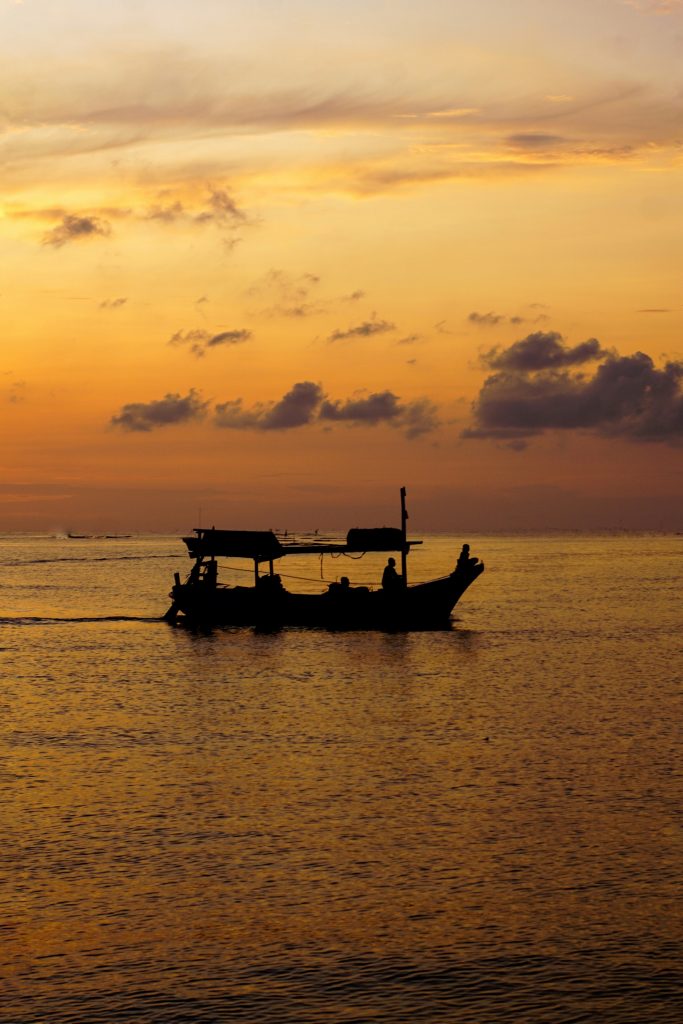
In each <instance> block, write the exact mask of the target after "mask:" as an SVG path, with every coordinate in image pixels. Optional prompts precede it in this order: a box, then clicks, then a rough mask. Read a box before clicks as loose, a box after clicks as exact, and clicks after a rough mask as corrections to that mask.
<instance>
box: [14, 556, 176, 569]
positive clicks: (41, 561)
mask: <svg viewBox="0 0 683 1024" xmlns="http://www.w3.org/2000/svg"><path fill="white" fill-rule="evenodd" d="M153 558H165V559H173V560H174V561H177V560H178V559H180V558H184V556H183V555H177V554H167V555H80V556H78V555H76V556H74V555H65V556H63V557H61V558H30V559H23V558H22V559H21V560H19V559H13V560H11V561H6V562H0V565H4V566H17V565H57V564H59V563H61V562H149V561H151V560H152V559H153ZM185 560H186V559H185Z"/></svg>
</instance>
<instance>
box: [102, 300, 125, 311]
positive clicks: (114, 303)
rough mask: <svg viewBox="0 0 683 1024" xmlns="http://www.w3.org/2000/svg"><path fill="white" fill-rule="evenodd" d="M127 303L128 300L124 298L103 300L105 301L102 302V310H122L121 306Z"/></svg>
mask: <svg viewBox="0 0 683 1024" xmlns="http://www.w3.org/2000/svg"><path fill="white" fill-rule="evenodd" d="M127 301H128V299H124V298H119V299H103V301H102V302H100V309H120V308H121V306H125V304H126V302H127Z"/></svg>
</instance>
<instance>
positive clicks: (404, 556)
mask: <svg viewBox="0 0 683 1024" xmlns="http://www.w3.org/2000/svg"><path fill="white" fill-rule="evenodd" d="M407 521H408V513H407V512H406V489H405V487H402V488H401V535H402V538H403V544H402V545H401V576H402V578H403V586H404V587H407V586H408V563H407V555H408V528H407V527H406V523H407Z"/></svg>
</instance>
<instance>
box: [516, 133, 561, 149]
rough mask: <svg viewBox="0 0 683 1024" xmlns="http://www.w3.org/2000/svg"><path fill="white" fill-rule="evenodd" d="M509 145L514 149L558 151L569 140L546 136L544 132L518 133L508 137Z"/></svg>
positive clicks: (557, 136) (558, 136)
mask: <svg viewBox="0 0 683 1024" xmlns="http://www.w3.org/2000/svg"><path fill="white" fill-rule="evenodd" d="M506 141H507V143H508V145H509V146H512V147H513V148H514V149H532V150H533V149H556V148H557V147H558V146H562V145H564V144H565V143H566V142H567V141H568V140H567V139H565V138H564V137H563V136H562V135H546V134H544V133H543V132H516V133H515V134H513V135H508V137H507V140H506Z"/></svg>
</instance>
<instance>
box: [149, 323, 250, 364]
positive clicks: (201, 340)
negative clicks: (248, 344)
mask: <svg viewBox="0 0 683 1024" xmlns="http://www.w3.org/2000/svg"><path fill="white" fill-rule="evenodd" d="M251 336H252V332H251V331H249V330H247V329H246V328H244V327H242V328H238V329H235V330H230V331H219V332H218V333H217V334H212V333H211V332H210V331H205V330H203V329H201V328H199V329H195V330H192V331H176V332H175V334H173V335H172V336H171V337H170V338H169V339H168V344H169V345H189V346H190V350H191V351H192V352H193V353H194V355H196V356H198V357H201V356H205V355H206V353H207V352H208V351H209V349H212V348H218V347H221V346H231V345H241V344H242V343H243V342H245V341H249V339H250V338H251Z"/></svg>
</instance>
